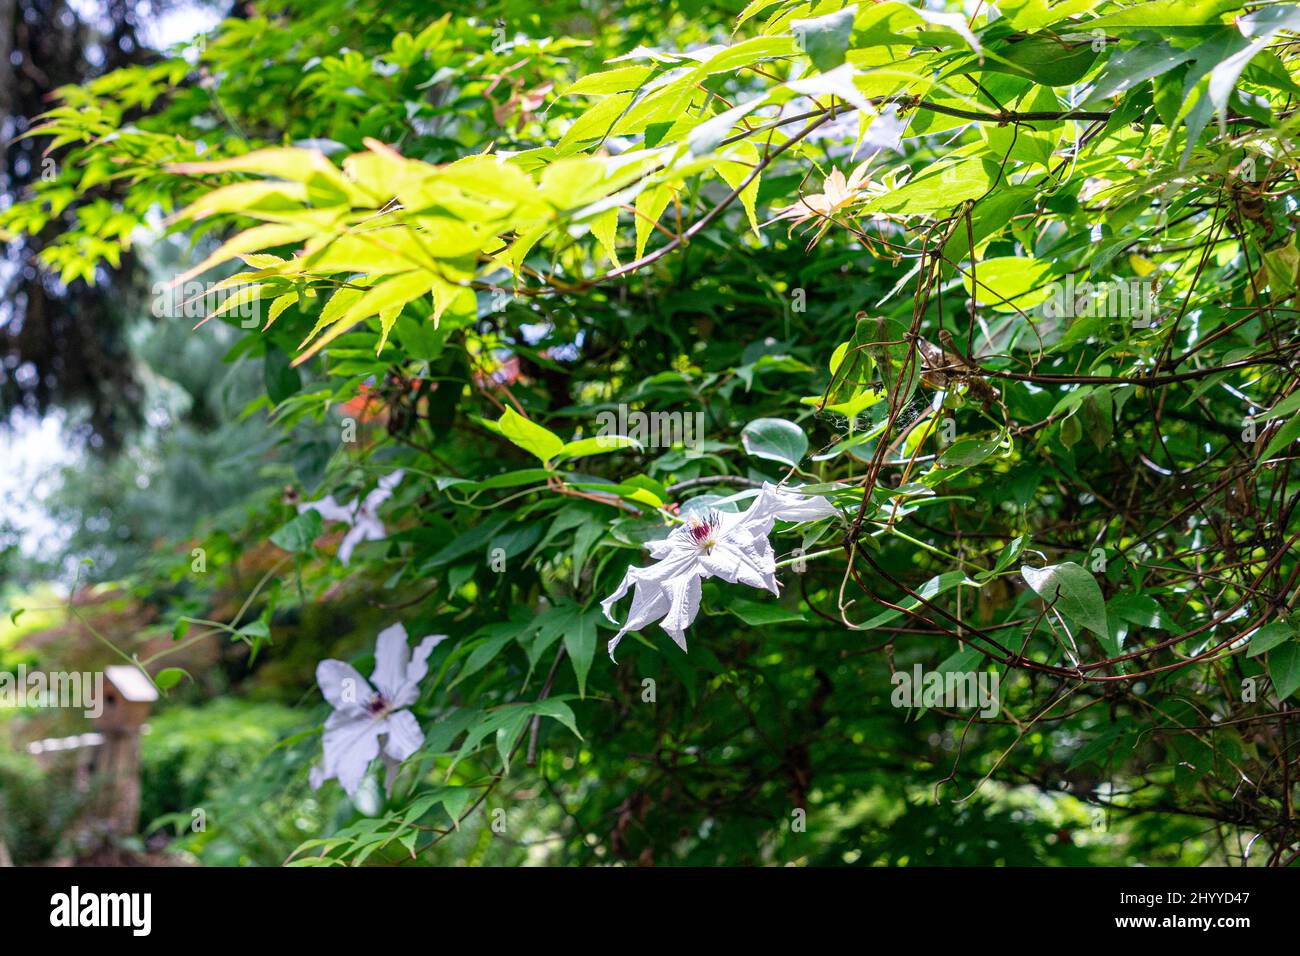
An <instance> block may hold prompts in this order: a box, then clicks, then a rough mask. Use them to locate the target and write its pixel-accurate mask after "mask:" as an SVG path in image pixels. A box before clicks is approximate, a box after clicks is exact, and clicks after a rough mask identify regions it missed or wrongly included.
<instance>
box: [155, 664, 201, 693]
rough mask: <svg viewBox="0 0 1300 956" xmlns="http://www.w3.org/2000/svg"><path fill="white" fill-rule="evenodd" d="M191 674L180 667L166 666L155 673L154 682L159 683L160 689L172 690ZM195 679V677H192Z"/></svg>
mask: <svg viewBox="0 0 1300 956" xmlns="http://www.w3.org/2000/svg"><path fill="white" fill-rule="evenodd" d="M189 676H190V675H189V674H188V673H187V672H186V671H185V670H184V669H182V668H180V667H165V668H163V669H162V670H160V671H159V672H158V673H157V674H155V675H154V678H153V682H154V683H155V684H157V685H158V689H159V690H171V688H173V687H175V686H176V685H177V684H179V683H180V682H181V681H182V680H183V679H184V678H186V677H189ZM190 679H191V680H193V678H190Z"/></svg>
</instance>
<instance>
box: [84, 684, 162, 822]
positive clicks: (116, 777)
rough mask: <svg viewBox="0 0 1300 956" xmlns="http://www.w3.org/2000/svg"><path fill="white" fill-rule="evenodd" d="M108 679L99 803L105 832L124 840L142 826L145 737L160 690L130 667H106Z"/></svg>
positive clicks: (102, 724) (99, 761)
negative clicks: (152, 706)
mask: <svg viewBox="0 0 1300 956" xmlns="http://www.w3.org/2000/svg"><path fill="white" fill-rule="evenodd" d="M104 677H105V678H106V681H105V686H104V712H103V714H101V715H100V717H99V719H98V721H97V724H98V725H99V726H98V729H99V732H100V733H101V734H102V735H103V738H104V743H103V745H102V746H101V747H100V748H99V751H98V753H97V755H96V757H97V759H96V761H95V763H96V766H95V768H94V770H95V775H96V777H97V778H98V780H99V782H100V786H101V788H102V790H101V792H100V793H99V794H97V795H96V797H97V799H96V801H95V803H96V809H97V811H98V813H97V815H98V816H100V819H101V821H102V823H103V826H104V829H105V830H107V831H108V832H109V833H113V834H116V835H119V836H122V835H125V834H129V833H134V832H135V830H136V826H137V824H138V822H139V819H138V818H139V816H140V733H141V731H142V729H143V728H144V722H145V720H147V719H148V717H149V708H150V705H151V704H153V702H154V701H156V700H157V699H158V691H157V690H156V689H155V688H154V686H153V684H151V683H150V682H149V680H148V678H146V677H145V676H144V674H142V673H140V671H139V670H137V669H136V668H134V667H130V666H128V665H125V664H121V665H114V666H111V667H106V668H104Z"/></svg>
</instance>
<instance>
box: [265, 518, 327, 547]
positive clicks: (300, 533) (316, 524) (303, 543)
mask: <svg viewBox="0 0 1300 956" xmlns="http://www.w3.org/2000/svg"><path fill="white" fill-rule="evenodd" d="M320 533H321V517H320V512H318V511H304V512H303V513H302V514H300V515H298V516H297V517H296V518H294V519H293V520H292V521H289V522H288V523H286V524H283V525H281V526H280V527H279V528H277V529H276V530H275V532H274V533H273V534H272V535H271V543H272V544H273V545H275V546H276V547H277V548H283V549H284V550H285V551H289V552H292V553H293V554H304V553H306V552H308V551H310V550H311V545H312V542H313V541H315V540H316V539H317V538H319V537H320Z"/></svg>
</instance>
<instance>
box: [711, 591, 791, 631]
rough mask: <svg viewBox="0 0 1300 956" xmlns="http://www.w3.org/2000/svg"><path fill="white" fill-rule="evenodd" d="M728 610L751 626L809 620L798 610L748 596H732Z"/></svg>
mask: <svg viewBox="0 0 1300 956" xmlns="http://www.w3.org/2000/svg"><path fill="white" fill-rule="evenodd" d="M727 610H728V611H730V612H731V613H732V614H734V615H736V617H738V618H740V619H741V620H742V621H744V622H745V623H746V624H748V625H749V626H750V627H763V626H765V625H768V624H789V623H792V622H795V621H805V620H807V618H805V617H804V616H803V615H802V614H799V613H798V612H796V611H788V610H786V609H785V608H783V607H780V606H778V605H776V604H764V603H763V602H761V601H750V600H748V599H746V598H732V599H731V600H730V602H728V604H727Z"/></svg>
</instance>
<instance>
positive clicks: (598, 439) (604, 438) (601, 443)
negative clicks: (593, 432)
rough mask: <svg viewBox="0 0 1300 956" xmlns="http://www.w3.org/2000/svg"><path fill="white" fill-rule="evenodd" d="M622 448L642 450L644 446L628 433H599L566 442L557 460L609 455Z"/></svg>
mask: <svg viewBox="0 0 1300 956" xmlns="http://www.w3.org/2000/svg"><path fill="white" fill-rule="evenodd" d="M620 448H635V449H636V450H637V451H640V450H641V448H642V446H641V443H640V442H639V441H637V440H636V439H635V438H628V437H627V436H626V435H597V436H595V437H594V438H580V439H578V440H577V441H571V442H566V443H565V445H564V447H563V448H561V449H560V452H559V454H558V455H556V461H557V462H558V461H564V460H565V459H567V458H588V457H590V456H592V455H607V454H609V453H610V452H611V451H618V450H619V449H620Z"/></svg>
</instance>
